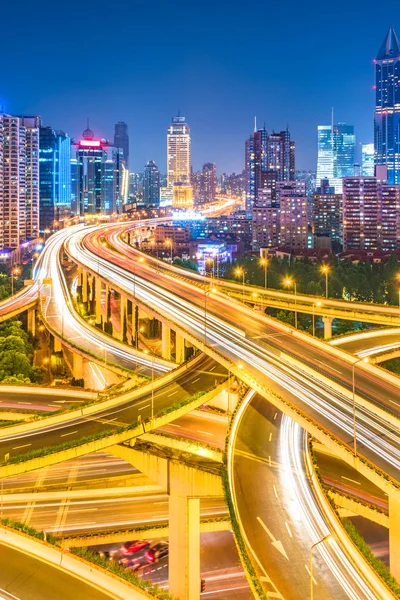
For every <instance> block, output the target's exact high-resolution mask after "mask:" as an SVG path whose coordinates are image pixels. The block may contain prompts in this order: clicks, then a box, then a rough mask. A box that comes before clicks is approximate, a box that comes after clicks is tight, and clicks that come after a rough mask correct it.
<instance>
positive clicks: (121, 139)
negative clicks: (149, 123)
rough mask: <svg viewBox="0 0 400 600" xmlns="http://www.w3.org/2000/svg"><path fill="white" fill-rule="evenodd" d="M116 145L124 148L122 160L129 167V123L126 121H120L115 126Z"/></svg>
mask: <svg viewBox="0 0 400 600" xmlns="http://www.w3.org/2000/svg"><path fill="white" fill-rule="evenodd" d="M114 146H115V147H116V148H120V149H121V150H122V160H123V161H124V163H125V166H126V167H127V166H128V159H129V135H128V125H127V124H126V123H124V121H118V123H116V124H115V126H114Z"/></svg>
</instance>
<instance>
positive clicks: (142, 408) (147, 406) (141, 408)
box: [138, 404, 151, 410]
mask: <svg viewBox="0 0 400 600" xmlns="http://www.w3.org/2000/svg"><path fill="white" fill-rule="evenodd" d="M149 406H151V404H146V406H141V407H140V408H138V410H144V409H145V408H149Z"/></svg>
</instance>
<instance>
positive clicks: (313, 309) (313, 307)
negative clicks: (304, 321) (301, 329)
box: [312, 301, 321, 337]
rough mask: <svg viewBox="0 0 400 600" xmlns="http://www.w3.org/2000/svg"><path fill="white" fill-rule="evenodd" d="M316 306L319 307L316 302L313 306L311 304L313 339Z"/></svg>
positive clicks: (319, 303) (318, 303)
mask: <svg viewBox="0 0 400 600" xmlns="http://www.w3.org/2000/svg"><path fill="white" fill-rule="evenodd" d="M316 306H318V307H320V306H321V302H319V301H318V302H316V303H315V304H314V303H313V305H312V334H313V337H315V307H316Z"/></svg>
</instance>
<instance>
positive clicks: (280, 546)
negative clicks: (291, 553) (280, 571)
mask: <svg viewBox="0 0 400 600" xmlns="http://www.w3.org/2000/svg"><path fill="white" fill-rule="evenodd" d="M257 521H258V522H259V523H260V525H261V527H262V528H263V529H264V531H265V532H266V533H267V534H268V536H269V537H270V538H271V540H272V545H273V546H274V548H276V549H277V550H278V552H280V553H281V554H282V555H283V556H284V557H285V558H286V559H287V560H289V557H288V555H287V554H286V551H285V548H284V547H283V544H282V542H281V541H279V540H277V539H276V537H275V536H274V534H273V533H272V532H271V531H270V530H269V529H268V527H267V526H266V524H265V523H264V521H263V520H262V519H261V518H260V517H257Z"/></svg>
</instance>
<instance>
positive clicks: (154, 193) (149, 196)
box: [143, 160, 160, 206]
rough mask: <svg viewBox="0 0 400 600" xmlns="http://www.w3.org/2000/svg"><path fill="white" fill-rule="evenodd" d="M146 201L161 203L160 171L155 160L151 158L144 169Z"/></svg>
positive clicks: (147, 202) (146, 202)
mask: <svg viewBox="0 0 400 600" xmlns="http://www.w3.org/2000/svg"><path fill="white" fill-rule="evenodd" d="M143 191H144V203H145V204H156V205H157V206H158V205H159V204H160V171H159V170H158V167H157V165H156V163H155V162H154V160H149V162H148V163H147V164H146V166H145V169H144V190H143Z"/></svg>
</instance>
